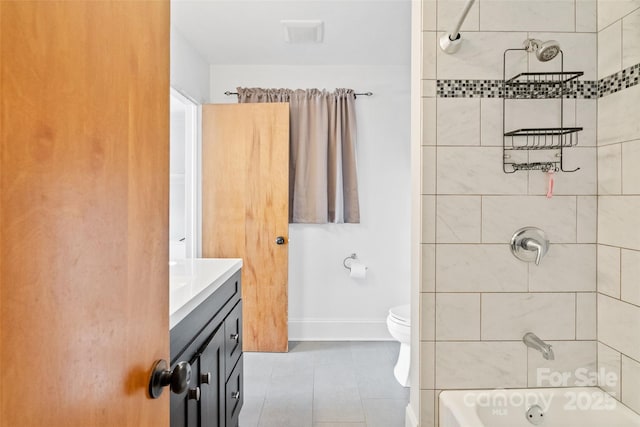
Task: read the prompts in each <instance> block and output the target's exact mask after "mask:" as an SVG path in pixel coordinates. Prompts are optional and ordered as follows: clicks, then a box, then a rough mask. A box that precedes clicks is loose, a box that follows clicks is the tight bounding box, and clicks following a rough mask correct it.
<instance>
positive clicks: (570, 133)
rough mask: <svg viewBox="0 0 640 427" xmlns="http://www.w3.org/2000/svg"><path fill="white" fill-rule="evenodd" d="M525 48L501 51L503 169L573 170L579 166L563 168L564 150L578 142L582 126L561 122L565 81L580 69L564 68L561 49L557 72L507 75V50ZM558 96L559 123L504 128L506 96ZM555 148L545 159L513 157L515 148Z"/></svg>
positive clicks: (508, 171)
mask: <svg viewBox="0 0 640 427" xmlns="http://www.w3.org/2000/svg"><path fill="white" fill-rule="evenodd" d="M512 51H520V52H521V51H526V49H507V50H505V51H504V58H503V67H502V132H503V139H502V155H503V157H502V158H503V161H502V169H503V171H504V172H505V173H514V172H516V171H519V170H524V171H528V170H540V171H543V172H559V171H562V172H575V171H577V170H579V169H580V168H576V169H573V170H567V169H565V168H564V163H563V156H564V150H565V149H566V148H569V147H574V146H576V145H577V144H578V132H579V131H581V130H582V128H581V127H565V126H564V96H565V95H566V93H567V91H568V88H567V84H568V83H569V82H571V81H572V80H575V79H577V78H578V77H580V76H582V75H583V74H584V72H582V71H564V59H563V53H562V51H560V54H559V55H560V71H557V72H525V73H519V74H517V75H515V76H514V77H511V78H510V79H507V76H506V69H507V66H506V65H507V53H508V52H512ZM556 98H558V99H559V100H560V127H544V128H522V129H516V130H509V131H507V129H506V121H505V113H506V101H507V99H556ZM522 150H525V151H531V150H557V151H556V152H555V153H554V157H553V158H552V159H550V160H546V161H533V162H532V161H529V160H530V155H529V154H528V153H527V162H522V163H518V162H516V161H514V160H513V159H512V153H513V154H515V151H522Z"/></svg>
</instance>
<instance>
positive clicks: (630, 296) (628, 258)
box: [620, 249, 640, 310]
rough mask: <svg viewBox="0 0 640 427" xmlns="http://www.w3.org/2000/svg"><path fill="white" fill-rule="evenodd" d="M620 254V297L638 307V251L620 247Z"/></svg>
mask: <svg viewBox="0 0 640 427" xmlns="http://www.w3.org/2000/svg"><path fill="white" fill-rule="evenodd" d="M620 255H621V258H620V266H621V269H620V297H621V298H622V299H623V300H624V301H626V302H630V303H631V304H635V305H637V306H639V307H640V251H630V250H627V249H622V251H621V254H620ZM639 310H640V308H639Z"/></svg>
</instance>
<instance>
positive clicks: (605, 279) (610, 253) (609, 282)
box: [597, 245, 620, 298]
mask: <svg viewBox="0 0 640 427" xmlns="http://www.w3.org/2000/svg"><path fill="white" fill-rule="evenodd" d="M597 267H598V268H597V282H598V292H600V293H602V294H605V295H609V296H612V297H614V298H620V248H617V247H612V246H605V245H598V265H597Z"/></svg>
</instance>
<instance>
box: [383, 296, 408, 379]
mask: <svg viewBox="0 0 640 427" xmlns="http://www.w3.org/2000/svg"><path fill="white" fill-rule="evenodd" d="M387 328H389V333H390V334H391V336H392V337H393V338H395V339H396V340H398V341H400V353H399V354H398V361H397V362H396V366H395V368H394V369H393V373H394V374H395V376H396V379H397V380H398V382H399V383H400V384H401V385H402V386H403V387H409V385H410V384H409V371H410V366H411V347H410V343H411V306H410V305H409V304H407V305H399V306H397V307H392V308H390V309H389V315H388V316H387Z"/></svg>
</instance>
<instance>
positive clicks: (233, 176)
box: [202, 103, 289, 352]
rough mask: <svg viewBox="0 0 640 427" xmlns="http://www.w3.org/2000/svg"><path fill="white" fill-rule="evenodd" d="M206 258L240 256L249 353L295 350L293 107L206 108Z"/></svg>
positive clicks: (208, 106) (237, 105)
mask: <svg viewBox="0 0 640 427" xmlns="http://www.w3.org/2000/svg"><path fill="white" fill-rule="evenodd" d="M202 121H203V136H202V254H203V256H204V257H213V258H215V257H222V258H224V257H238V258H242V259H243V260H244V265H243V268H242V298H243V304H244V305H243V321H244V324H243V327H244V332H243V341H244V343H243V350H244V351H276V352H282V351H287V349H288V324H287V322H288V315H287V313H288V297H287V296H288V290H287V274H288V273H287V269H288V250H287V245H286V244H284V245H277V244H276V237H277V236H283V237H284V238H285V241H286V240H287V235H288V228H289V223H288V222H289V220H288V215H289V106H288V104H283V103H274V104H234V105H204V106H203V108H202Z"/></svg>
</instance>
